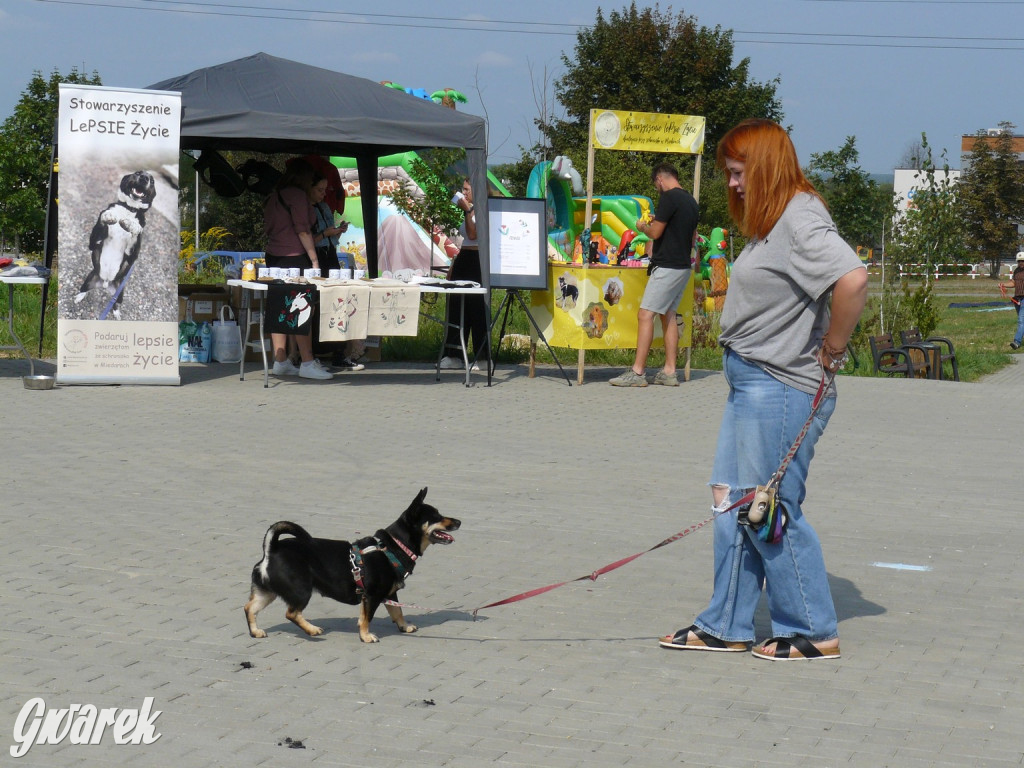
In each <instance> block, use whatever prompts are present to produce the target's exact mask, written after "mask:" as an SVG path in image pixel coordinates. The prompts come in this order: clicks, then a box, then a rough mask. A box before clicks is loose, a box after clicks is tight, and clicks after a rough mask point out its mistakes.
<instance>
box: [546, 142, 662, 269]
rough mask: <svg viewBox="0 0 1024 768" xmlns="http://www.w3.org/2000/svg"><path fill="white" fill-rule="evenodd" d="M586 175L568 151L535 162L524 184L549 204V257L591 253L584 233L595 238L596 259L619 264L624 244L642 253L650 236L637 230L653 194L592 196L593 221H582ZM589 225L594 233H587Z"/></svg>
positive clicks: (578, 259)
mask: <svg viewBox="0 0 1024 768" xmlns="http://www.w3.org/2000/svg"><path fill="white" fill-rule="evenodd" d="M582 195H583V181H582V179H581V178H580V175H579V173H578V172H577V171H576V169H575V168H574V167H573V164H572V161H571V160H570V159H569V158H568V157H565V156H559V157H556V158H555V159H554V160H553V161H548V160H545V161H544V162H541V163H537V165H535V166H534V168H533V171H531V173H530V178H529V180H528V182H527V186H526V196H527V197H534V198H546V199H547V204H548V206H547V207H548V222H547V224H548V258H549V259H550V260H551V261H562V262H573V263H575V264H582V263H583V262H584V261H585V260H587V259H588V258H589V257H590V255H591V254H590V253H589V252H588V253H586V254H585V253H584V252H583V239H587V240H588V241H589V242H594V243H596V244H597V245H596V251H595V253H594V257H595V260H596V261H597V262H599V263H602V264H617V263H619V260H620V252H621V250H622V249H623V248H624V247H626V246H629V247H630V254H631V255H635V256H637V257H639V256H642V255H643V254H644V247H645V244H646V243H647V237H646V236H644V235H640V234H638V233H637V232H636V231H635V227H636V222H637V221H638V220H639V219H642V218H644V217H645V216H648V215H650V214H651V212H652V210H653V209H652V206H651V199H650V198H649V197H644V196H642V195H605V196H603V197H595V198H593V200H592V205H593V214H592V217H593V219H592V221H591V222H589V223H588V222H584V218H585V216H586V213H585V211H586V202H587V201H586V198H585V197H582ZM588 229H589V230H590V232H589V234H590V237H585V236H586V235H587V234H588V232H587V230H588Z"/></svg>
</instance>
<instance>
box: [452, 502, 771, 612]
mask: <svg viewBox="0 0 1024 768" xmlns="http://www.w3.org/2000/svg"><path fill="white" fill-rule="evenodd" d="M753 499H754V492H753V491H751V492H750V493H748V494H747V495H746V496H744V497H743V498H742V499H740V500H739V501H737V502H735V503H734V504H732V505H730V506H728V507H726V508H725V509H720V510H717V511H716V512H715V513H714V514H713V515H711V517H708V518H706V519H704V520H701V521H700V522H699V523H697V524H696V525H691V526H690V527H689V528H684V529H683V530H681V531H679V533H676V534H673V535H672V536H669V537H668V538H667V539H663V540H662V541H659V542H658V543H657V544H655V545H654V546H653V547H651V548H650V549H645V550H644V551H643V552H637V553H636V554H635V555H630V556H629V557H624V558H622V559H621V560H616V561H615V562H614V563H609V564H608V565H606V566H603V567H602V568H598V569H597V570H596V571H593V572H592V573H588V574H587V575H586V576H580V577H579V578H576V579H569V580H568V581H560V582H558V583H557V584H548V585H547V586H546V587H539V588H538V589H531V590H529V591H528V592H520V593H519V594H518V595H513V596H512V597H506V598H505V599H504V600H498V601H497V602H496V603H488V604H487V605H481V606H480V607H479V608H474V609H473V611H472V613H473V616H474V617H476V614H477V611H482V610H484V609H485V608H494V607H495V606H497V605H508V604H509V603H518V602H519V601H520V600H527V599H529V598H531V597H536V596H537V595H543V594H544V593H545V592H550V591H551V590H553V589H558V588H559V587H564V586H565V585H566V584H572V583H574V582H577V581H584V580H586V579H590V580H591V581H597V578H598V576H602V575H604V574H606V573H610V572H611V571H614V570H616V569H617V568H621V567H622V566H624V565H626V564H627V563H631V562H633V561H634V560H636V559H637V558H638V557H643V556H644V555H646V554H647V553H648V552H653V551H654V550H656V549H661V548H662V547H664V546H667V545H669V544H671V543H672V542H673V541H679V539H682V538H684V537H686V536H689V535H690V534H691V533H693V532H694V531H697V530H700V529H701V528H703V527H704V526H705V525H707V524H708V523H710V522H711V521H713V520H714V519H715V518H716V517H718V516H720V515H724V514H725V513H726V512H731V511H732V510H734V509H736V508H737V507H742V506H743V505H744V504H749V503H750V502H751V501H753Z"/></svg>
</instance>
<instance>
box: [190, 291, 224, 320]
mask: <svg viewBox="0 0 1024 768" xmlns="http://www.w3.org/2000/svg"><path fill="white" fill-rule="evenodd" d="M227 305H228V295H227V293H225V292H223V291H221V292H219V293H198V292H197V293H190V294H189V295H188V296H178V322H179V323H180V322H181V321H182V320H184V319H185V316H186V314H187V312H188V311H191V313H192V319H193V320H195V321H196V322H202V321H204V320H205V321H207V322H212V321H213V320H220V310H221V307H224V306H227Z"/></svg>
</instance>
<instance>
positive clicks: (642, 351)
mask: <svg viewBox="0 0 1024 768" xmlns="http://www.w3.org/2000/svg"><path fill="white" fill-rule="evenodd" d="M651 181H652V182H654V187H655V189H657V190H658V192H659V193H660V197H659V198H658V207H657V209H656V210H655V212H654V218H653V219H651V220H649V221H648V220H641V221H638V222H637V225H636V228H637V231H639V232H641V233H642V234H645V235H647V236H648V237H649V238H650V239H651V241H652V248H653V253H652V255H651V260H650V265H649V266H648V269H647V271H648V274H649V275H650V277H649V278H648V280H647V287H646V288H645V289H644V296H643V299H642V300H641V301H640V310H639V311H638V312H637V334H636V359H635V360H634V361H633V367H632V368H630V369H629V370H628V371H626V372H625V373H623V374H622V375H620V376H616V377H615V378H614V379H612V380H611V384H612V386H614V387H646V386H647V376H646V375H645V371H646V366H647V355H648V354H649V353H650V351H651V342H652V341H654V318H655V316H657V317H660V318H661V330H662V334H663V335H664V338H665V367H664V368H663V369H662V370H660V371H658V373H657V374H655V376H654V383H655V384H663V385H665V386H668V387H678V386H679V379H678V378H677V377H676V356H677V355H678V354H679V326H678V325H677V324H676V307H678V306H679V302H680V301H681V300H682V298H683V290H684V289H685V288H686V283H687V282H688V281H689V280H690V271H691V269H690V268H691V263H690V253H691V251H692V250H693V246H694V243H695V242H696V239H697V218H698V215H699V212H700V211H699V208H698V206H697V201H696V200H694V199H693V195H691V194H690V193H689V192H687V191H686V190H685V189H683V188H682V186H680V184H679V172H678V171H677V170H676V169H675V166H672V165H669V164H668V163H662V164H660V165H656V166H655V167H654V170H653V171H651Z"/></svg>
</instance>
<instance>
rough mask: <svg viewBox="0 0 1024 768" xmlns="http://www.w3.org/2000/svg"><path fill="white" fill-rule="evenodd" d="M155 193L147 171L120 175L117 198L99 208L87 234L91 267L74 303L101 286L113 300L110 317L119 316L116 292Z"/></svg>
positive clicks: (121, 296)
mask: <svg viewBox="0 0 1024 768" xmlns="http://www.w3.org/2000/svg"><path fill="white" fill-rule="evenodd" d="M155 197H156V181H155V180H154V179H153V175H152V174H151V173H149V172H148V171H135V172H134V173H129V174H126V175H125V176H123V177H122V178H121V183H120V185H119V186H118V190H117V200H116V201H114V202H113V203H111V204H110V205H108V206H107V207H106V208H104V209H103V210H102V211H100V215H99V217H98V218H97V219H96V224H95V225H94V226H93V228H92V233H91V234H90V235H89V251H90V253H91V254H92V269H91V270H89V273H88V274H87V275H86V276H85V279H84V280H82V285H81V287H80V288H79V289H78V293H77V294H76V296H75V303H76V304H79V303H81V301H82V299H84V298H85V297H86V296H88V295H89V292H90V291H93V290H95V289H97V288H103V289H104V290H105V291H106V292H107V294H108V295H110V296H115V295H116V296H117V298H116V299H115V300H114V317H115V318H117V319H120V317H121V302H122V301H123V300H124V292H123V291H121V293H118V291H119V290H121V288H122V283H123V282H124V280H125V279H126V278H127V276H128V273H129V272H130V271H131V268H132V267H133V266H134V264H135V262H136V260H137V259H138V258H139V251H140V250H141V248H142V233H143V230H145V228H146V212H147V211H148V210H149V209H150V207H151V206H152V205H153V199H154V198H155Z"/></svg>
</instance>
